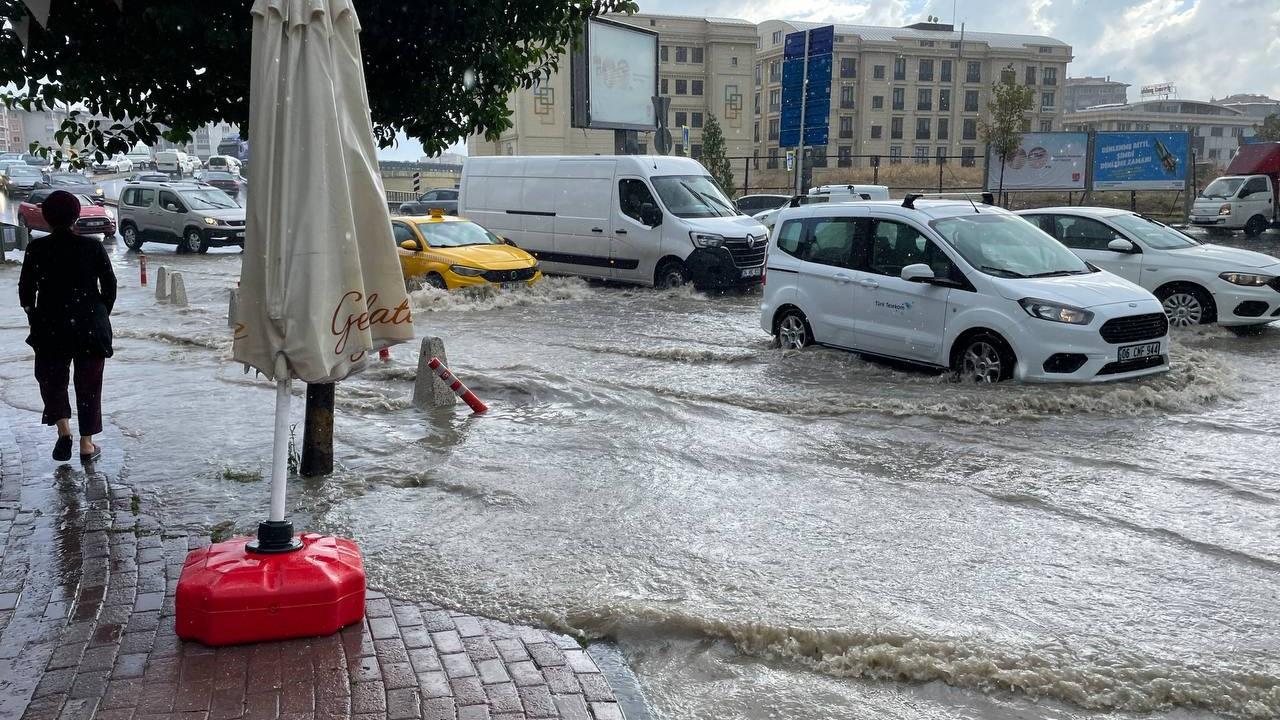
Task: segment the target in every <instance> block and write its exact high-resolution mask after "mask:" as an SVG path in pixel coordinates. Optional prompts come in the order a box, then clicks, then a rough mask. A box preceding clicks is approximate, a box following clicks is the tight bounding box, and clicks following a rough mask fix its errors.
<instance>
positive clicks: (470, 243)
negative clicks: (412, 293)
mask: <svg viewBox="0 0 1280 720" xmlns="http://www.w3.org/2000/svg"><path fill="white" fill-rule="evenodd" d="M391 231H392V234H393V235H394V236H395V240H396V250H397V252H399V253H400V268H401V270H403V272H404V279H405V285H406V287H408V288H409V289H411V290H412V289H415V288H417V287H420V286H421V285H431V286H432V287H436V288H439V289H441V290H454V289H457V288H462V287H474V286H476V285H500V286H502V287H513V286H523V285H532V284H533V283H535V282H537V281H538V280H541V279H542V272H541V271H539V270H538V261H537V260H536V259H535V258H534V257H533V256H532V255H530V254H529V253H527V252H525V251H524V250H521V249H520V248H518V247H516V246H515V245H514V244H512V243H509V242H507V241H505V240H503V239H502V238H500V237H498V236H497V235H494V234H493V233H491V232H489V231H488V230H485V229H484V228H482V227H480V226H479V225H477V224H475V223H473V222H471V221H470V220H466V219H463V218H460V217H454V216H452V215H444V214H441V213H432V214H431V215H423V216H411V217H410V216H399V217H393V218H391Z"/></svg>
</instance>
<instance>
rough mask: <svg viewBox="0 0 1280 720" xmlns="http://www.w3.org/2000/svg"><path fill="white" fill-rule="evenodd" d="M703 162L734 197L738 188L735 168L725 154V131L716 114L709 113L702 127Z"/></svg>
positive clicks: (727, 192)
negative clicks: (734, 177) (734, 179)
mask: <svg viewBox="0 0 1280 720" xmlns="http://www.w3.org/2000/svg"><path fill="white" fill-rule="evenodd" d="M702 164H703V166H705V167H706V168H707V172H709V173H711V177H713V178H715V181H716V182H718V183H720V187H721V189H723V190H724V191H725V193H726V194H727V195H728V196H729V197H733V195H734V193H735V192H736V188H734V186H733V168H731V167H729V158H728V156H726V155H725V147H724V133H723V132H721V131H720V121H719V120H716V116H715V115H710V114H708V115H707V124H706V125H704V126H703V127H702Z"/></svg>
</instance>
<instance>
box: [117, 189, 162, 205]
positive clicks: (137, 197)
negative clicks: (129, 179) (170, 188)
mask: <svg viewBox="0 0 1280 720" xmlns="http://www.w3.org/2000/svg"><path fill="white" fill-rule="evenodd" d="M125 194H126V195H129V197H127V198H125V201H124V203H125V204H126V205H132V206H134V207H150V206H151V203H153V202H155V199H156V191H155V190H150V189H143V188H131V189H129V190H127V191H125Z"/></svg>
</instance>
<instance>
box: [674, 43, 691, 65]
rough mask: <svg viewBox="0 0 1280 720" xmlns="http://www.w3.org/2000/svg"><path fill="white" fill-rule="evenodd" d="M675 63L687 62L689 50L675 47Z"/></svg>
mask: <svg viewBox="0 0 1280 720" xmlns="http://www.w3.org/2000/svg"><path fill="white" fill-rule="evenodd" d="M676 62H678V63H684V62H689V48H687V47H685V46H683V45H677V46H676Z"/></svg>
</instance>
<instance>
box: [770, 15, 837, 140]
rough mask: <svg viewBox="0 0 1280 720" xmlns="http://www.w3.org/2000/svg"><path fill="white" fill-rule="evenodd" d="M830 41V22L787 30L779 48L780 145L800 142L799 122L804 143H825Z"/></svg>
mask: <svg viewBox="0 0 1280 720" xmlns="http://www.w3.org/2000/svg"><path fill="white" fill-rule="evenodd" d="M834 42H835V27H834V26H831V25H827V26H824V27H820V28H814V29H813V30H809V31H807V32H794V33H789V34H787V37H786V39H785V41H784V42H783V48H782V54H783V63H782V115H781V118H780V120H779V127H778V130H779V132H778V141H779V142H778V144H779V145H780V146H781V147H796V146H797V145H800V143H801V140H802V138H801V137H800V128H801V127H802V126H803V127H804V138H803V142H804V144H805V145H826V144H827V137H828V134H829V130H830V123H831V119H830V115H831V70H832V67H831V65H832V54H831V52H832V48H833V44H834ZM806 73H807V74H808V78H807V84H806V77H805V75H806ZM802 107H803V109H802Z"/></svg>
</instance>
